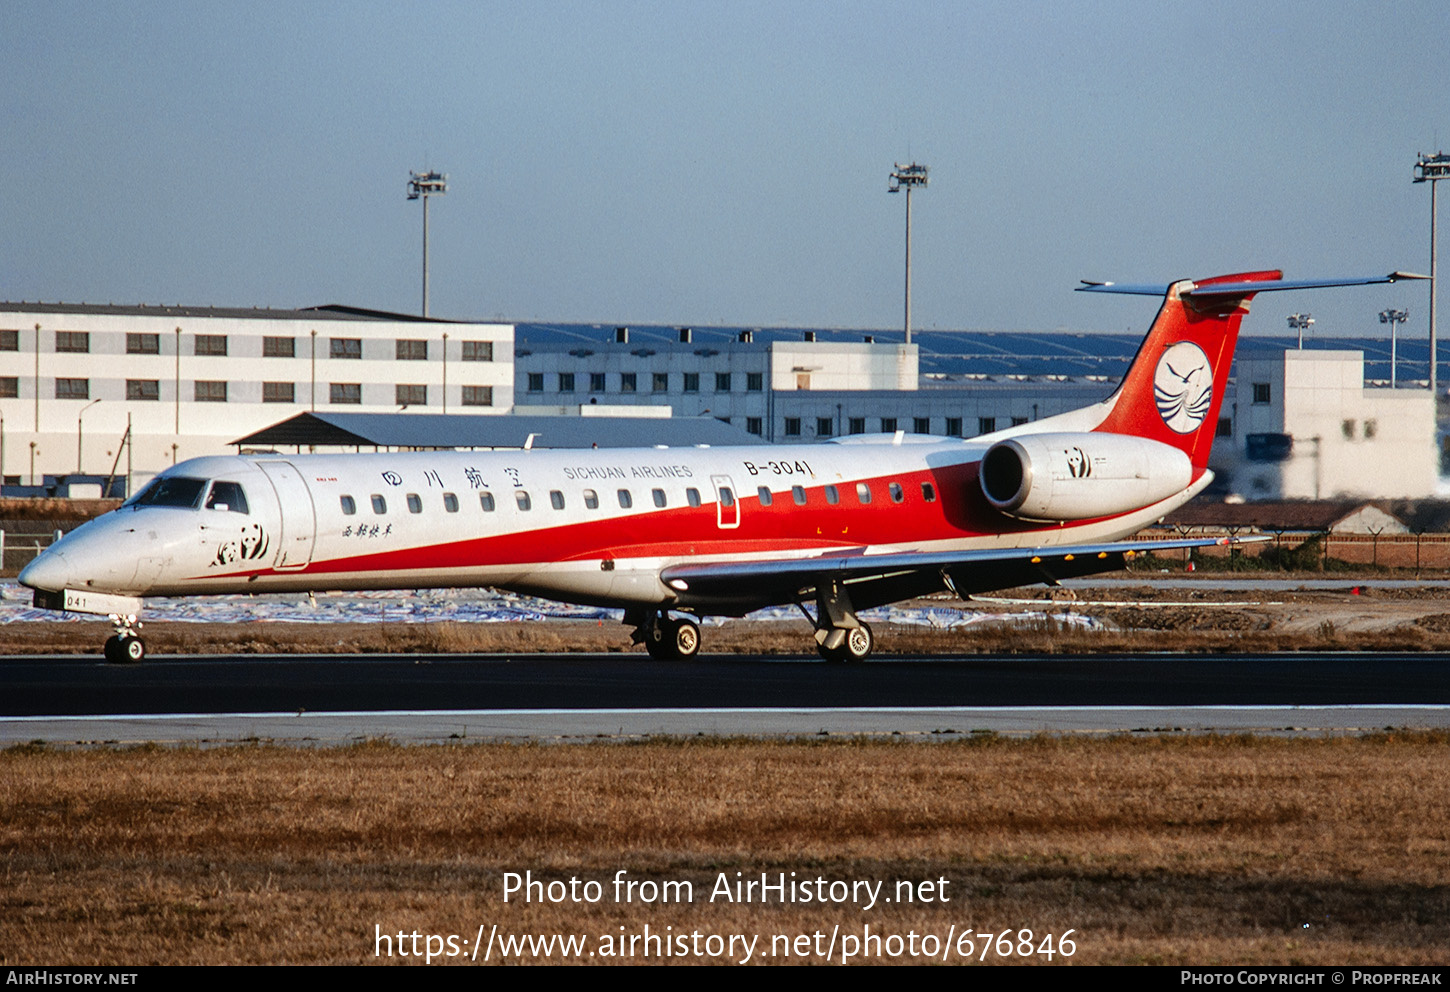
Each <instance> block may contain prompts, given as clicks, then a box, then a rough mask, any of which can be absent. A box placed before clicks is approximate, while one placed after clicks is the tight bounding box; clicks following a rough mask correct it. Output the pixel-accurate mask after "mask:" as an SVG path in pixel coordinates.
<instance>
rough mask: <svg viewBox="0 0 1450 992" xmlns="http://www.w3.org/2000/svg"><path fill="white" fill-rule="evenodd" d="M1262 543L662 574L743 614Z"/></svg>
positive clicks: (686, 594)
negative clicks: (827, 598)
mask: <svg viewBox="0 0 1450 992" xmlns="http://www.w3.org/2000/svg"><path fill="white" fill-rule="evenodd" d="M1258 540H1267V538H1227V537H1225V538H1185V539H1180V540H1171V541H1113V542H1108V543H1104V544H1081V545H1071V546H1057V547H1038V548H990V549H982V550H974V551H911V552H902V553H896V554H874V555H873V554H867V553H865V551H864V549H863V550H860V551H855V552H849V553H845V554H836V555H826V556H821V557H818V558H793V559H788V560H770V561H749V560H742V561H717V562H704V563H699V564H683V565H671V566H669V567H667V568H665V569H664V570H663V571H662V572H661V573H660V578H661V579H662V580H663V581H664V582H665V584H666V585H668V586H669V587H670V588H671V589H673V590H674V591H675V592H676V594H678V596H679V606H680V608H682V609H690V608H698V609H700V610H702V611H703V612H719V613H723V614H726V615H731V616H740V615H743V614H745V613H748V612H750V611H751V610H755V609H759V608H760V607H762V606H771V605H778V604H781V603H794V602H805V601H808V600H810V599H811V598H812V597H813V596H814V595H815V590H816V588H817V587H818V586H821V585H824V584H827V583H832V582H837V583H841V584H843V585H845V586H846V588H848V589H849V590H850V594H851V602H852V604H853V605H854V606H855V608H856V609H858V610H865V609H870V608H872V607H874V606H882V605H884V604H886V603H895V602H899V601H900V600H903V599H911V598H912V597H914V596H923V595H926V594H928V593H932V592H940V591H942V590H943V589H946V590H949V591H951V592H953V593H955V594H956V595H958V596H969V595H971V594H973V593H978V592H988V591H991V590H994V589H1011V588H1014V587H1016V586H1025V585H1034V584H1036V583H1039V582H1043V583H1048V584H1051V583H1055V582H1057V581H1059V580H1061V579H1071V578H1078V577H1080V576H1084V575H1095V574H1097V573H1099V572H1111V571H1115V570H1117V569H1121V568H1123V567H1124V566H1125V565H1126V564H1127V563H1128V562H1129V561H1130V560H1132V559H1133V558H1136V557H1138V556H1139V555H1144V554H1149V553H1152V552H1155V551H1171V550H1181V549H1183V548H1202V547H1211V546H1220V547H1222V546H1225V545H1231V544H1247V543H1253V542H1255V541H1258Z"/></svg>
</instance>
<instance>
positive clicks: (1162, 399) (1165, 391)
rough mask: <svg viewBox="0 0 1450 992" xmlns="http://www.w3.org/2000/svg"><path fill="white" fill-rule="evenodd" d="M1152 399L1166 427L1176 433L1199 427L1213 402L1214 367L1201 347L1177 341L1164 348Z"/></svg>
mask: <svg viewBox="0 0 1450 992" xmlns="http://www.w3.org/2000/svg"><path fill="white" fill-rule="evenodd" d="M1153 400H1154V402H1155V403H1157V405H1158V415H1159V416H1160V417H1162V418H1163V423H1165V424H1167V425H1168V429H1169V430H1171V431H1174V432H1175V433H1178V434H1191V433H1193V432H1194V431H1196V430H1198V428H1199V426H1200V425H1201V424H1202V423H1203V418H1204V417H1206V416H1208V408H1209V407H1210V406H1212V405H1213V367H1212V366H1211V365H1210V364H1209V362H1208V356H1207V355H1205V354H1204V353H1203V349H1202V348H1200V347H1199V346H1198V345H1196V344H1194V343H1193V342H1192V341H1179V342H1178V343H1177V344H1175V345H1173V346H1172V347H1170V348H1167V349H1166V350H1164V352H1163V355H1162V356H1161V357H1160V358H1159V359H1158V369H1157V371H1156V372H1155V373H1154V374H1153Z"/></svg>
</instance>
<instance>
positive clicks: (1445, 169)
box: [1415, 152, 1450, 404]
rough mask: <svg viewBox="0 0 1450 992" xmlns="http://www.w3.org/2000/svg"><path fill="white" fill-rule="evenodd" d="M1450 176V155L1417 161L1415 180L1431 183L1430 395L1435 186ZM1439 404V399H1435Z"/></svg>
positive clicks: (1432, 383)
mask: <svg viewBox="0 0 1450 992" xmlns="http://www.w3.org/2000/svg"><path fill="white" fill-rule="evenodd" d="M1446 176H1450V155H1446V154H1445V153H1444V152H1436V153H1435V154H1434V155H1426V154H1424V153H1423V152H1421V153H1420V155H1419V157H1418V158H1417V159H1416V161H1415V182H1417V183H1429V184H1430V395H1432V396H1433V395H1435V380H1436V376H1435V365H1436V358H1437V357H1438V356H1437V355H1436V354H1435V274H1436V273H1435V187H1436V185H1437V184H1438V183H1439V182H1440V180H1442V179H1444V178H1445V177H1446ZM1435 402H1436V403H1437V404H1438V403H1439V400H1438V399H1437V400H1436V401H1435Z"/></svg>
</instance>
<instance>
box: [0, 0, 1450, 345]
mask: <svg viewBox="0 0 1450 992" xmlns="http://www.w3.org/2000/svg"><path fill="white" fill-rule="evenodd" d="M1447 53H1450V3H1446V2H1444V0H1402V2H1399V3H1395V4H1369V3H1349V2H1343V0H1341V2H1327V3H1310V2H1303V3H1300V2H1283V0H1266V2H1223V3H1214V2H1200V3H1195V4H1184V3H1162V2H1156V3H1153V2H1130V0H1118V2H1096V3H1023V2H1020V0H1019V2H1015V3H1006V2H1002V3H998V2H983V3H963V2H950V3H937V2H930V0H923V2H915V3H895V2H880V0H877V2H862V3H827V2H818V3H799V2H790V0H772V2H768V3H767V2H762V3H754V2H729V3H712V2H684V0H669V2H661V3H648V2H641V3H631V2H613V0H611V2H602V3H582V2H565V3H543V2H533V0H515V2H510V3H482V2H477V3H474V2H470V3H461V4H456V5H451V4H442V3H439V4H412V3H397V2H391V3H364V2H342V3H329V4H319V3H308V2H300V3H294V2H288V3H252V2H249V3H243V4H205V3H201V4H199V3H190V2H188V3H159V2H145V0H139V2H127V3H102V2H79V3H73V2H54V0H46V2H43V3H31V2H24V0H6V2H5V3H4V4H3V5H0V125H3V132H0V133H3V134H4V137H5V153H4V155H3V156H0V188H3V189H4V194H3V199H0V239H3V242H0V244H3V254H0V297H3V298H6V299H10V300H21V299H24V300H37V299H40V300H46V301H55V300H63V301H67V302H81V301H85V302H107V301H114V302H118V303H121V302H126V303H135V302H148V303H158V302H184V303H198V304H207V303H214V304H217V305H246V306H250V305H254V304H255V305H261V306H300V305H309V304H314V303H325V302H346V303H351V304H356V305H361V306H368V307H378V308H383V309H396V310H416V308H417V307H418V305H419V292H420V288H419V287H420V254H421V251H420V242H421V208H420V205H419V204H418V203H416V202H411V203H410V202H408V201H407V200H406V198H405V196H406V188H405V187H406V181H407V178H408V173H409V171H410V170H414V169H423V168H427V167H432V168H436V169H438V170H440V171H443V172H446V173H448V175H449V178H450V191H449V193H448V195H447V196H446V197H444V198H442V199H440V200H435V201H434V204H433V208H432V233H433V239H432V250H433V272H432V287H433V292H432V311H433V313H434V315H436V316H453V317H467V318H492V317H502V318H505V319H512V320H558V321H600V322H611V323H612V322H619V323H679V324H697V325H706V324H728V325H740V324H750V325H781V324H784V325H802V326H846V327H894V326H898V325H899V323H900V320H901V294H902V287H901V282H902V279H901V276H902V271H901V270H902V258H901V253H902V236H903V231H902V227H903V214H904V203H903V198H902V197H899V196H889V195H887V193H886V186H887V174H888V173H889V172H890V169H891V166H892V163H893V162H895V161H902V162H905V161H908V160H910V159H912V158H915V159H916V160H918V161H921V162H924V163H927V164H929V165H930V166H931V170H932V172H931V186H930V188H929V189H928V190H926V191H925V192H923V193H921V194H919V195H918V196H916V197H915V199H914V208H915V209H914V261H915V265H914V282H915V293H914V307H913V309H914V323H915V324H916V326H918V327H923V328H928V329H929V328H931V327H940V328H1031V329H1043V330H1045V329H1052V328H1057V327H1069V328H1073V329H1103V330H1121V329H1126V328H1129V327H1131V328H1133V329H1135V330H1140V329H1142V327H1143V326H1144V324H1145V323H1146V321H1147V320H1148V319H1149V318H1150V317H1151V315H1152V311H1153V304H1152V302H1151V301H1149V300H1144V299H1133V298H1127V299H1102V298H1092V297H1084V296H1082V295H1074V294H1073V293H1072V292H1071V289H1072V287H1073V286H1075V285H1076V283H1077V280H1078V279H1080V278H1093V279H1117V280H1123V281H1155V280H1160V281H1167V280H1169V279H1171V278H1177V277H1193V276H1204V275H1211V274H1216V273H1219V272H1224V271H1234V270H1238V269H1243V268H1252V267H1260V266H1281V267H1283V268H1284V269H1285V271H1286V273H1287V274H1288V275H1289V276H1290V277H1307V276H1316V275H1341V274H1361V273H1382V272H1386V271H1389V270H1390V269H1393V268H1403V269H1410V270H1418V271H1425V270H1427V269H1428V265H1429V260H1428V244H1429V231H1428V224H1429V189H1428V187H1427V186H1424V185H1419V186H1416V185H1413V184H1412V183H1411V182H1410V179H1411V169H1412V166H1413V164H1414V160H1415V155H1416V153H1417V152H1420V151H1427V152H1428V151H1434V150H1436V149H1437V148H1439V147H1441V146H1442V145H1444V146H1447V147H1450V85H1447V84H1446V75H1447V73H1446V68H1447V66H1446V63H1447ZM1445 193H1446V194H1447V197H1450V187H1447V189H1446V190H1445ZM1441 213H1442V215H1444V216H1445V218H1446V221H1445V223H1444V224H1442V227H1450V207H1442V211H1441ZM1442 241H1443V242H1444V243H1445V244H1446V246H1447V249H1446V250H1447V251H1450V234H1447V233H1445V232H1443V231H1442ZM1447 258H1450V256H1447ZM1446 296H1447V294H1445V293H1442V299H1445V298H1446ZM1427 298H1428V294H1427V293H1426V291H1425V290H1424V288H1423V285H1420V286H1416V287H1414V288H1409V289H1406V288H1394V289H1383V290H1381V289H1378V288H1376V289H1369V290H1329V291H1320V292H1317V293H1314V294H1305V295H1302V296H1298V295H1296V296H1293V297H1283V296H1280V297H1276V298H1261V299H1260V301H1259V302H1258V304H1257V305H1256V309H1255V315H1254V317H1252V318H1251V324H1250V325H1249V326H1250V327H1252V328H1254V329H1258V330H1263V331H1275V332H1278V331H1281V330H1282V329H1283V327H1284V320H1283V315H1284V314H1286V313H1288V312H1289V311H1291V310H1295V309H1298V310H1310V311H1313V312H1314V313H1315V316H1316V318H1318V319H1319V325H1318V328H1319V329H1321V330H1324V331H1327V332H1330V333H1333V332H1334V331H1340V332H1344V333H1348V332H1361V333H1363V332H1367V331H1375V330H1378V323H1377V321H1376V319H1375V313H1376V312H1377V311H1378V310H1379V309H1382V308H1383V307H1385V306H1389V305H1398V306H1404V307H1407V308H1408V309H1409V310H1410V311H1411V320H1410V323H1409V325H1408V326H1407V328H1406V333H1415V334H1421V333H1423V329H1424V327H1425V316H1426V314H1425V311H1426V301H1427ZM1447 306H1450V304H1447ZM1442 314H1444V316H1445V318H1446V319H1445V320H1443V321H1442V329H1443V327H1444V326H1446V325H1450V314H1445V311H1444V309H1442Z"/></svg>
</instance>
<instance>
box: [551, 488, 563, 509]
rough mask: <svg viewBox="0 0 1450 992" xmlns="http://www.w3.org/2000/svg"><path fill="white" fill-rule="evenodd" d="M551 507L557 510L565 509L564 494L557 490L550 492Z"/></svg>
mask: <svg viewBox="0 0 1450 992" xmlns="http://www.w3.org/2000/svg"><path fill="white" fill-rule="evenodd" d="M549 505H550V506H552V507H553V508H554V509H556V510H562V509H564V494H563V493H561V492H559V490H557V489H550V490H549Z"/></svg>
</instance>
